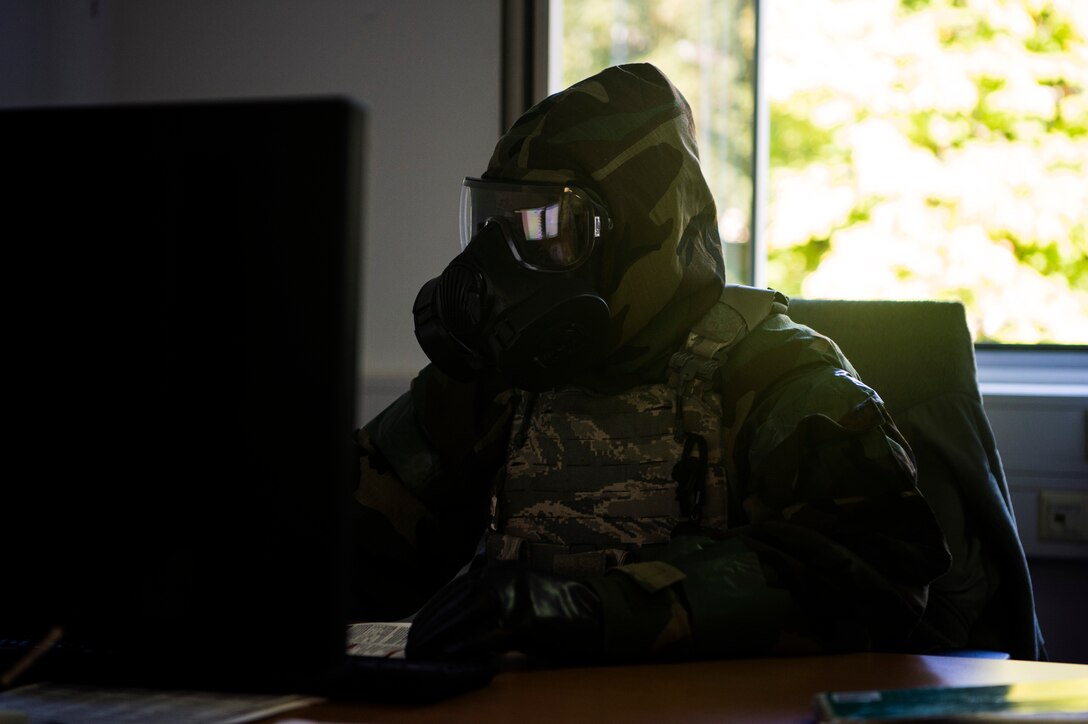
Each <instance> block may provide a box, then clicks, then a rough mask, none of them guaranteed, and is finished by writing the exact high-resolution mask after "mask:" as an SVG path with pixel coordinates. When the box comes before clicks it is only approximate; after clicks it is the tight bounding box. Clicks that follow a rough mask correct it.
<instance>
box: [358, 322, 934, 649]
mask: <svg viewBox="0 0 1088 724" xmlns="http://www.w3.org/2000/svg"><path fill="white" fill-rule="evenodd" d="M717 384H718V392H719V394H720V395H721V399H722V403H723V420H722V423H723V428H724V430H725V431H726V435H725V439H726V440H727V446H726V456H725V459H726V464H727V470H728V476H729V480H730V486H731V491H730V493H731V498H732V499H733V500H734V501H735V504H733V505H732V506H731V507H730V511H729V527H728V528H727V529H726V530H713V529H704V530H699V531H689V532H688V533H687V534H685V535H680V536H675V537H674V538H673V539H672V540H671V542H669V543H668V544H667V545H666V546H665V547H664V549H663V550H661V551H659V552H658V553H657V554H656V555H655V556H654V560H652V561H641V562H637V563H632V564H627V565H619V566H616V567H614V568H611V569H610V570H609V571H608V572H607V573H605V574H603V575H599V576H594V577H591V578H589V579H587V582H588V583H589V584H590V585H591V586H592V587H593V588H594V589H595V590H596V591H597V593H598V594H599V595H600V596H601V599H602V603H603V609H604V611H605V628H606V646H607V648H608V652H609V655H610V656H612V657H615V658H620V659H625V658H627V659H630V658H641V657H646V656H651V655H683V656H687V655H742V654H743V655H747V654H756V653H770V652H791V653H798V652H810V651H843V650H859V649H868V648H874V647H876V648H881V649H884V650H925V649H926V648H927V647H928V646H929V645H930V643H931V642H928V641H923V640H917V639H916V638H912V633H913V631H914V629H915V625H916V623H917V621H918V620H919V618H920V617H921V615H922V612H923V610H924V607H925V603H926V595H927V586H928V584H929V582H930V581H932V580H933V579H934V578H936V577H938V576H939V575H941V574H942V573H943V572H944V571H945V570H946V569H947V567H948V564H949V557H948V553H947V549H946V547H945V544H944V539H943V537H942V535H941V532H940V530H939V528H938V527H937V524H936V522H935V519H934V516H933V514H932V512H931V511H930V509H929V507H928V505H927V504H926V502H925V501H924V500H923V499H922V498H921V496H920V495H919V493H918V491H917V488H916V487H915V472H914V466H913V461H912V457H911V453H910V451H909V448H908V447H907V446H906V443H905V442H904V441H903V439H902V437H901V436H900V434H899V432H898V430H897V429H896V427H895V425H894V424H893V422H892V421H891V420H890V419H889V418H888V416H887V414H886V412H885V411H884V408H883V405H882V403H881V401H880V398H879V397H878V396H877V395H876V394H875V393H874V392H873V391H872V390H871V389H869V388H868V387H866V386H865V385H864V384H863V383H862V382H861V381H860V380H859V379H858V378H857V375H856V373H855V372H854V370H853V368H852V367H851V366H850V363H849V362H848V361H847V360H846V359H845V358H844V357H843V356H842V354H841V353H840V352H839V350H838V348H837V347H836V346H835V345H834V343H833V342H831V341H830V340H828V339H827V338H825V337H822V336H820V335H819V334H817V333H815V332H813V331H812V330H810V329H808V328H806V327H803V326H800V325H797V324H795V323H793V322H792V321H791V320H790V319H789V318H788V317H787V316H786V315H785V314H773V315H771V316H770V317H768V318H767V319H765V320H764V321H763V322H761V323H759V324H758V326H756V328H754V329H753V330H751V331H750V332H749V333H748V334H747V335H746V336H745V337H744V339H743V340H742V341H741V342H739V343H738V344H736V345H735V346H733V347H731V349H730V354H729V357H728V359H727V360H726V361H725V364H724V366H723V368H722V374H721V377H720V380H719V381H718V383H717ZM519 400H520V395H519V394H518V393H517V392H515V391H511V390H502V389H496V388H492V389H488V388H487V386H486V385H484V384H479V385H463V384H460V383H455V382H452V381H450V380H449V379H447V378H446V377H445V376H443V375H442V374H441V373H440V372H438V371H437V370H436V369H434V368H432V367H428V368H426V369H425V370H423V372H422V373H421V374H420V375H419V377H417V379H416V380H415V381H414V383H413V385H412V389H411V391H410V392H409V393H406V394H405V395H404V396H403V397H401V398H400V399H399V400H398V401H397V402H396V403H394V404H393V405H392V406H390V407H389V408H388V409H387V410H385V411H384V412H383V413H382V414H381V415H379V416H378V417H377V418H375V419H374V420H373V421H371V423H370V424H368V425H367V426H366V427H365V428H364V429H362V430H360V431H359V432H358V439H359V443H360V446H361V447H360V449H361V451H362V455H363V458H362V475H361V479H360V484H359V487H358V490H357V492H356V499H357V500H358V502H359V503H360V505H359V506H358V507H357V508H356V510H355V514H356V516H357V526H356V533H357V536H358V538H357V546H358V547H357V553H358V555H359V559H360V563H361V566H360V568H359V574H360V575H359V577H358V586H357V593H358V600H359V604H360V605H359V611H358V614H359V615H362V616H366V617H383V618H385V617H400V616H404V615H407V614H410V613H411V612H412V611H413V610H415V608H417V607H418V606H419V605H421V604H422V603H423V602H424V601H425V600H426V598H427V597H428V596H429V595H430V594H431V593H432V592H433V591H435V590H437V588H439V587H440V586H441V585H443V584H444V583H445V582H446V581H448V580H449V579H450V578H451V577H452V576H453V575H454V574H455V573H456V571H457V570H458V569H459V568H460V567H461V566H463V565H464V564H465V563H466V562H467V561H468V560H469V559H470V558H471V557H472V555H473V553H474V551H475V550H476V544H477V542H478V540H479V538H480V535H481V533H482V532H483V531H484V529H485V528H486V526H487V522H488V519H489V502H490V497H491V488H492V482H493V480H494V477H495V474H496V472H497V471H499V470H500V469H502V467H503V464H504V461H505V457H506V453H507V449H508V442H509V437H510V435H511V427H512V424H511V423H512V420H513V417H514V414H515V409H516V407H517V405H518V402H519ZM454 411H456V414H457V418H458V420H463V421H464V423H465V424H458V425H450V424H448V423H449V420H450V414H451V412H454Z"/></svg>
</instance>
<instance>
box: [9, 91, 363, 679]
mask: <svg viewBox="0 0 1088 724" xmlns="http://www.w3.org/2000/svg"><path fill="white" fill-rule="evenodd" d="M362 115H363V114H362V111H361V110H360V109H359V108H358V107H357V106H355V105H354V104H353V103H351V102H349V101H346V100H343V99H305V100H280V101H239V102H225V101H223V102H206V103H172V104H156V105H121V106H109V107H82V108H52V109H32V110H8V111H2V112H0V144H2V147H3V149H4V150H3V164H2V167H0V174H2V176H3V199H4V210H3V212H2V218H0V228H2V229H3V234H2V237H3V246H2V248H3V250H4V251H3V253H4V255H5V257H6V259H5V262H4V264H3V267H4V277H5V281H4V284H3V292H2V293H3V295H4V299H5V302H6V303H5V305H4V308H5V318H6V322H7V323H6V325H5V326H6V328H7V330H8V332H7V335H6V336H7V340H6V341H7V344H6V345H5V346H6V348H7V352H6V353H5V357H6V361H7V365H5V366H6V367H7V368H8V372H7V385H6V387H7V392H6V395H5V396H6V398H7V404H6V406H5V407H6V412H5V417H6V424H5V429H6V430H7V432H6V435H5V437H6V441H5V448H6V450H7V453H8V454H7V456H6V458H7V460H6V463H7V464H6V471H5V474H4V478H5V482H4V483H3V491H4V492H3V505H2V510H3V513H2V515H3V517H4V518H6V519H7V520H6V521H5V523H6V525H5V526H3V529H4V533H3V536H4V542H3V557H4V559H5V566H4V574H3V575H4V577H5V583H4V585H3V589H4V591H5V594H4V596H3V599H4V600H3V602H2V604H0V606H2V607H3V608H2V609H0V639H4V638H7V639H8V640H9V641H10V640H14V639H19V638H22V639H32V638H34V637H37V636H40V635H43V634H44V632H45V631H47V630H49V629H50V628H51V627H53V626H55V625H60V626H62V627H63V630H64V638H63V639H62V644H63V646H62V648H65V649H66V651H67V652H68V655H69V658H72V657H73V655H74V652H76V651H79V652H85V653H86V655H87V656H88V657H96V663H95V664H94V666H93V667H92V668H93V669H94V670H96V671H99V672H109V671H112V670H113V669H116V670H117V671H118V672H127V671H129V670H130V668H131V667H132V666H133V663H134V662H136V670H137V671H140V672H144V673H147V674H148V675H149V676H151V677H152V678H163V679H168V680H170V681H171V683H178V682H182V681H184V680H185V679H186V678H188V677H189V676H190V675H191V674H193V673H195V672H200V676H199V678H200V679H203V680H207V679H209V678H217V677H226V678H237V677H239V676H246V677H252V678H254V679H261V680H265V679H268V678H269V677H274V676H277V675H279V673H280V672H284V671H287V670H292V669H299V668H308V667H315V666H321V665H323V664H325V663H329V662H334V661H335V660H337V659H338V658H339V657H341V656H342V655H343V652H344V624H345V622H346V621H347V616H346V608H345V607H346V581H345V578H344V577H345V575H346V573H347V571H348V561H347V560H346V558H345V556H346V555H347V554H346V551H347V546H346V543H345V541H346V531H345V527H344V526H345V523H346V521H345V520H344V519H343V518H342V516H343V514H344V511H345V510H346V505H345V504H344V502H345V500H346V497H347V496H349V495H350V491H351V489H352V487H353V485H354V478H355V474H356V473H355V471H356V464H357V463H356V459H355V454H354V450H353V442H352V438H351V431H352V429H353V427H354V419H353V418H354V410H355V406H356V385H355V381H356V375H357V372H356V359H357V336H358V327H359V324H358V320H359V315H358V305H359V299H360V294H359V269H358V266H359V241H360V218H359V217H360V203H361V198H362V194H361V187H360V182H361V170H362V162H363V146H362V134H363V127H362V126H363V123H362ZM9 594H11V595H9ZM103 656H104V657H105V658H102V657H103ZM76 658H78V657H76ZM57 661H60V657H57ZM103 662H105V663H103ZM47 664H48V662H46V661H44V660H43V665H47ZM65 665H68V664H65ZM75 678H80V675H78V674H77V675H76V676H75ZM122 678H131V677H128V676H124V675H122ZM198 683H203V682H198Z"/></svg>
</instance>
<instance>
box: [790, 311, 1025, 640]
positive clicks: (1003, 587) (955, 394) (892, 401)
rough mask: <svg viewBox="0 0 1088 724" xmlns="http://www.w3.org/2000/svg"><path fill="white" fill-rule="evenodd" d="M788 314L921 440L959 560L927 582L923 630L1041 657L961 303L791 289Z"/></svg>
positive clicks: (926, 474) (927, 489)
mask: <svg viewBox="0 0 1088 724" xmlns="http://www.w3.org/2000/svg"><path fill="white" fill-rule="evenodd" d="M788 314H789V316H790V318H791V319H793V320H794V321H795V322H799V323H800V324H804V325H806V326H808V327H810V328H812V329H813V330H815V331H817V332H819V333H820V334H823V335H825V336H827V337H830V338H831V339H833V340H834V341H835V342H836V343H837V344H838V345H839V347H840V349H841V350H842V351H843V353H844V354H845V355H846V357H847V359H849V360H850V362H851V363H852V364H853V365H854V367H855V369H856V370H857V372H858V374H859V376H860V377H861V379H862V381H863V382H865V383H866V384H867V385H869V386H870V387H872V388H873V389H874V390H876V391H877V393H878V394H879V395H880V396H881V398H882V399H883V400H884V403H885V406H886V407H887V409H888V411H889V412H890V413H891V416H892V418H893V419H894V420H895V422H896V425H897V426H898V427H899V429H900V430H901V431H902V433H903V435H904V437H906V439H907V441H908V442H909V443H910V445H911V448H912V449H913V450H914V454H915V456H916V459H917V464H918V486H919V488H920V489H921V491H922V494H923V495H924V496H925V497H926V499H927V500H928V501H929V503H930V505H931V506H932V508H933V510H934V512H935V514H936V516H937V518H938V520H939V521H940V524H941V527H942V528H943V530H944V531H945V535H946V537H947V539H948V543H949V548H950V550H951V552H952V560H953V562H952V567H951V569H950V570H949V571H948V572H947V573H946V574H945V575H944V576H942V577H941V578H939V579H938V580H936V581H935V582H934V583H933V585H932V586H931V587H930V598H929V603H928V605H927V608H926V613H925V616H924V617H923V619H922V622H921V624H920V628H919V635H920V636H923V637H924V638H926V639H927V640H934V639H937V640H942V641H944V644H943V645H942V646H941V647H940V648H941V649H942V650H945V651H947V652H951V653H953V655H979V656H986V655H988V654H987V652H1007V653H1008V654H1010V655H1011V656H1012V657H1013V658H1017V659H1032V660H1034V659H1041V658H1045V651H1044V648H1043V640H1042V636H1041V634H1040V632H1039V625H1038V621H1037V619H1036V616H1035V603H1034V597H1033V594H1032V587H1031V576H1030V573H1029V572H1028V567H1027V560H1026V558H1025V556H1024V550H1023V547H1022V545H1021V543H1020V538H1019V535H1018V534H1017V531H1016V520H1015V516H1014V513H1013V509H1012V504H1011V502H1010V498H1009V490H1008V484H1007V482H1006V480H1005V474H1004V470H1003V468H1002V466H1001V459H1000V457H999V455H998V452H997V447H996V444H995V442H994V437H993V432H992V430H991V429H990V423H989V421H988V420H987V418H986V414H985V412H984V411H983V408H982V396H981V394H980V393H979V389H978V380H977V377H976V368H975V353H974V346H973V344H972V342H971V335H970V332H969V331H968V328H967V318H966V314H965V312H964V308H963V305H962V304H961V303H959V302H939V301H917V302H915V301H846V300H817V299H793V300H791V301H790V305H789V312H788ZM989 655H992V654H989Z"/></svg>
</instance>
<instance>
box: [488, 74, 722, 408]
mask: <svg viewBox="0 0 1088 724" xmlns="http://www.w3.org/2000/svg"><path fill="white" fill-rule="evenodd" d="M484 176H485V178H493V179H507V180H529V181H551V182H559V183H567V182H570V183H573V184H575V185H577V186H580V187H582V188H584V189H586V190H587V191H590V192H591V193H594V194H596V195H597V197H598V198H599V199H600V200H601V201H603V202H604V204H605V206H606V207H607V208H608V213H609V216H610V217H611V220H612V228H611V230H609V231H607V232H606V233H605V234H604V235H603V237H602V239H601V240H600V246H599V247H598V252H597V254H598V256H597V258H596V259H595V262H596V263H597V268H596V270H595V273H596V274H597V277H598V279H597V288H598V290H599V292H600V293H601V294H602V296H603V297H604V298H605V301H607V302H608V305H609V308H610V309H611V329H610V334H611V339H610V340H609V342H610V344H609V349H610V350H611V353H610V354H609V356H608V358H607V360H606V361H605V364H604V367H603V368H602V369H600V370H595V371H594V373H593V374H592V375H591V376H590V378H588V379H585V380H582V382H583V383H586V384H591V385H593V386H595V387H605V388H608V387H614V386H616V385H617V384H618V385H619V386H626V385H629V384H635V383H637V382H640V381H646V380H658V379H660V378H661V376H662V375H663V373H664V368H665V365H666V364H667V362H668V358H669V356H670V355H671V354H672V352H674V351H675V350H676V349H677V348H679V346H680V345H681V344H682V342H683V340H684V337H685V335H686V334H687V332H688V330H690V328H691V326H692V325H693V324H694V323H695V322H696V321H697V320H698V319H699V318H700V317H701V316H702V315H703V314H704V313H705V312H706V311H707V310H708V309H710V307H711V306H712V305H713V304H714V302H715V301H716V300H717V299H718V296H719V295H720V293H721V289H722V284H723V283H724V281H725V266H724V263H723V261H722V251H721V242H720V240H719V237H718V228H717V220H716V217H717V212H716V210H715V207H714V200H713V198H712V197H711V195H710V190H709V188H708V187H707V184H706V180H705V179H704V178H703V174H702V170H701V169H700V167H699V156H698V149H697V147H696V142H695V128H694V124H693V123H692V118H691V109H690V108H689V106H688V103H687V101H686V100H685V99H684V97H683V96H682V95H681V94H680V92H679V91H678V90H677V89H676V88H674V87H673V85H672V83H670V82H669V80H668V78H666V77H665V76H664V75H663V74H662V73H661V71H659V70H658V69H657V68H655V67H654V66H652V65H647V64H638V65H623V66H616V67H613V68H608V69H607V70H604V71H602V72H601V73H598V74H597V75H595V76H592V77H591V78H587V79H586V80H583V81H581V82H579V83H576V84H575V85H573V86H571V87H570V88H568V89H567V90H564V91H561V92H559V93H557V94H555V95H553V96H550V97H548V98H546V99H545V100H543V101H541V102H540V103H538V104H537V105H536V106H534V107H533V108H531V109H529V110H528V111H527V112H526V113H525V114H524V115H523V116H522V117H521V118H519V119H518V120H517V122H516V123H514V125H513V127H512V128H511V129H510V130H509V131H508V132H507V133H506V134H505V135H504V136H503V137H502V138H501V139H499V143H498V145H497V146H496V148H495V152H494V154H493V155H492V157H491V161H490V163H489V164H488V167H487V171H486V173H485V174H484ZM605 380H608V381H609V383H611V384H605V382H604V381H605Z"/></svg>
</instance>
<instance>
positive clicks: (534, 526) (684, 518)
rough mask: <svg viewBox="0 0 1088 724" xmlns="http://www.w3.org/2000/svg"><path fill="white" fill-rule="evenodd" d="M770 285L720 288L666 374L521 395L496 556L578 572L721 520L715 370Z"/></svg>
mask: <svg viewBox="0 0 1088 724" xmlns="http://www.w3.org/2000/svg"><path fill="white" fill-rule="evenodd" d="M784 311H785V298H784V297H783V296H782V295H780V294H778V293H776V292H774V291H771V290H765V289H754V288H751V287H741V286H737V285H726V287H725V289H724V290H723V292H722V295H721V297H720V298H719V300H718V302H717V303H716V304H715V305H714V307H712V308H711V310H710V311H709V312H708V313H707V314H706V315H705V316H704V317H703V318H702V319H701V320H700V321H699V322H698V323H696V325H695V326H694V328H693V329H692V331H691V332H690V333H689V335H688V338H687V340H686V342H685V344H684V346H683V348H682V349H681V350H679V351H678V352H676V353H675V354H674V355H673V356H672V358H671V360H670V363H669V373H668V379H667V380H666V381H664V382H661V383H656V384H647V385H639V386H636V387H633V388H630V389H628V390H625V391H624V392H621V393H619V394H613V395H606V394H600V393H596V392H593V391H590V390H586V389H582V388H578V387H564V388H560V389H557V390H552V391H549V392H546V393H541V394H539V395H536V396H533V395H526V396H525V397H524V399H523V401H522V405H521V408H520V409H519V410H518V413H517V415H516V416H515V418H514V430H515V434H514V435H513V437H512V439H511V443H510V450H509V454H508V457H507V462H506V466H505V469H504V471H503V473H502V474H500V476H499V480H498V483H497V485H496V489H495V494H494V498H493V520H492V530H491V532H490V533H489V536H488V541H487V548H488V555H489V557H491V558H495V559H499V560H527V561H528V562H529V563H530V564H531V565H532V566H533V567H534V568H539V569H543V570H551V571H554V572H556V573H561V574H564V575H569V576H574V577H585V576H589V575H593V574H596V573H600V572H603V571H604V570H605V569H607V568H609V567H611V566H614V565H621V564H623V563H629V562H634V561H636V560H645V559H648V558H652V557H653V554H654V550H655V548H657V547H660V546H661V545H663V544H664V543H667V542H668V541H669V539H670V538H671V537H672V536H673V535H675V534H677V533H681V532H685V531H689V530H697V529H699V528H704V529H706V528H709V529H724V528H726V527H727V526H728V522H729V521H728V513H727V511H728V508H729V486H728V484H727V480H726V472H725V471H726V461H725V459H724V455H723V451H724V450H725V449H726V446H725V440H724V439H723V431H722V424H721V419H722V407H721V394H720V392H719V390H720V388H721V380H720V379H719V370H720V368H721V366H722V364H723V362H724V361H725V358H726V355H727V353H728V350H729V349H730V348H731V347H732V346H733V345H735V344H737V343H738V342H739V341H740V340H741V339H742V338H743V337H744V336H745V334H746V333H747V332H748V331H749V330H751V329H753V328H754V327H755V326H756V325H758V324H759V323H760V322H762V321H763V320H764V319H765V318H766V317H767V316H768V315H770V314H774V313H778V312H784Z"/></svg>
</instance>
